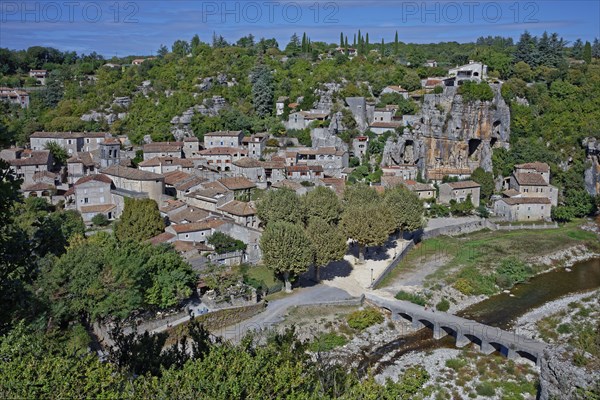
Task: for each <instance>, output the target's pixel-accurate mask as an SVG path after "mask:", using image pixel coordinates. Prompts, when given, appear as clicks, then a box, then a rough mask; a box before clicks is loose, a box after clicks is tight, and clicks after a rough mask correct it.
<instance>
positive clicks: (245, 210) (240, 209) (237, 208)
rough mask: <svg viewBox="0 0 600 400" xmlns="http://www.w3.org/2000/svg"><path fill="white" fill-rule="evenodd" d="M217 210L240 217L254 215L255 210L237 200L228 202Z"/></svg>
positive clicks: (248, 204) (250, 205)
mask: <svg viewBox="0 0 600 400" xmlns="http://www.w3.org/2000/svg"><path fill="white" fill-rule="evenodd" d="M219 210H221V211H223V212H226V213H228V214H232V215H238V216H240V217H246V216H250V215H256V209H255V208H254V207H253V206H252V204H250V203H246V202H244V201H237V200H233V201H230V202H229V203H227V204H225V205H223V206H221V207H219Z"/></svg>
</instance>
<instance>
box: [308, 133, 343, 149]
mask: <svg viewBox="0 0 600 400" xmlns="http://www.w3.org/2000/svg"><path fill="white" fill-rule="evenodd" d="M310 139H311V142H312V147H313V148H317V147H335V148H336V149H338V150H348V145H347V144H346V143H344V141H343V140H342V139H340V138H339V137H338V136H336V135H334V134H333V133H332V132H331V131H330V130H329V129H327V128H315V129H311V131H310Z"/></svg>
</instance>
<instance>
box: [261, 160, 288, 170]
mask: <svg viewBox="0 0 600 400" xmlns="http://www.w3.org/2000/svg"><path fill="white" fill-rule="evenodd" d="M262 166H263V167H264V168H265V169H285V161H275V160H271V161H263V162H262Z"/></svg>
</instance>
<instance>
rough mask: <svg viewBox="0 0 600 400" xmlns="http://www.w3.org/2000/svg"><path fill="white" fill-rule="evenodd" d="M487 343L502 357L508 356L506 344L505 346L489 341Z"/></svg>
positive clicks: (508, 350)
mask: <svg viewBox="0 0 600 400" xmlns="http://www.w3.org/2000/svg"><path fill="white" fill-rule="evenodd" d="M489 343H490V346H492V347H493V348H494V349H496V350H497V351H498V352H499V353H500V354H502V355H503V356H504V357H508V353H509V352H510V349H509V348H508V346H506V345H504V344H502V343H498V342H489Z"/></svg>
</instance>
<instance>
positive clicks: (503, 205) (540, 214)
mask: <svg viewBox="0 0 600 400" xmlns="http://www.w3.org/2000/svg"><path fill="white" fill-rule="evenodd" d="M551 210H552V204H550V199H548V198H545V197H512V198H503V199H499V200H497V201H496V202H495V203H494V213H495V214H496V215H497V216H499V217H502V218H503V219H505V220H507V221H515V222H516V221H542V220H544V221H548V220H550V219H551Z"/></svg>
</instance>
